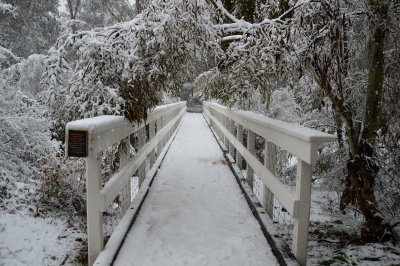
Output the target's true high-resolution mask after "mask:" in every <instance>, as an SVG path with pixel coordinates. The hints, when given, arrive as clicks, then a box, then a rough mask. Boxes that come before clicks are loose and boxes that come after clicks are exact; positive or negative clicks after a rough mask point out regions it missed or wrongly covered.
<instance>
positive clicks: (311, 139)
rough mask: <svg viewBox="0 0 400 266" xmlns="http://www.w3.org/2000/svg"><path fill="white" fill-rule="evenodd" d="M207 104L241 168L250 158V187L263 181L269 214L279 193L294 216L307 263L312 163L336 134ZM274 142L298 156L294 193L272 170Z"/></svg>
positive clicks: (296, 239)
mask: <svg viewBox="0 0 400 266" xmlns="http://www.w3.org/2000/svg"><path fill="white" fill-rule="evenodd" d="M203 105H204V114H205V116H206V117H207V119H208V120H209V121H210V122H211V125H212V127H213V128H214V131H216V133H217V134H218V135H219V137H220V139H221V140H222V142H223V143H224V145H225V147H226V148H227V150H228V151H229V153H230V155H231V156H232V158H233V157H235V155H236V158H235V161H236V164H237V165H238V166H239V168H240V169H241V168H242V165H243V164H242V161H243V159H244V160H245V161H246V163H247V169H246V170H247V171H246V181H247V182H248V184H249V186H250V187H251V188H253V179H254V174H256V175H257V176H258V177H259V178H260V180H261V181H262V183H263V196H262V200H261V201H262V202H261V204H262V205H263V207H265V209H266V211H267V213H268V214H269V215H270V216H271V217H272V211H273V196H275V197H276V198H277V200H278V201H279V202H280V203H281V204H282V206H283V207H284V208H285V209H286V210H287V211H288V212H289V213H290V215H291V216H292V218H293V220H294V228H293V242H292V252H293V254H294V255H295V257H296V259H297V261H298V262H299V263H300V264H301V265H306V262H307V246H308V228H309V221H310V204H311V175H312V165H314V164H315V163H316V159H317V155H318V151H317V149H318V146H319V145H320V143H321V142H333V141H335V140H336V136H334V135H330V134H326V133H322V132H319V131H316V130H313V129H309V128H305V127H302V126H299V125H293V124H289V123H286V122H283V121H278V120H274V119H271V118H268V117H266V116H263V115H260V114H256V113H253V112H249V111H241V110H235V109H231V110H230V109H228V108H226V107H225V106H222V105H219V104H215V103H209V102H204V103H203ZM244 130H247V140H246V143H247V147H245V146H244V140H243V136H244V134H243V132H244ZM256 135H258V136H260V137H262V138H264V139H265V148H264V164H263V163H261V162H260V161H259V160H258V158H257V157H256V155H255V150H256V149H255V143H256ZM272 145H276V146H278V147H280V148H282V149H284V150H286V151H287V152H289V153H291V154H292V155H294V156H296V157H297V175H296V188H295V191H293V192H292V191H290V190H289V189H287V188H286V187H285V186H284V184H282V183H281V182H280V181H279V179H278V178H277V177H276V176H275V174H274V171H273V170H272V169H273V165H272V163H274V158H273V155H272V152H271V150H272V149H271V147H272ZM271 194H273V196H272V197H271ZM271 199H272V200H271Z"/></svg>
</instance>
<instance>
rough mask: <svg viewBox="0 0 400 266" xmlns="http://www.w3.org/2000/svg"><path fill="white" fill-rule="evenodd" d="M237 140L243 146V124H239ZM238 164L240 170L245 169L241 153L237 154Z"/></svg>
mask: <svg viewBox="0 0 400 266" xmlns="http://www.w3.org/2000/svg"><path fill="white" fill-rule="evenodd" d="M236 138H237V139H238V141H239V142H240V143H242V144H243V126H242V125H241V124H239V123H238V124H237V131H236ZM236 164H237V165H238V166H239V169H240V170H242V168H243V157H242V155H241V154H240V152H239V151H237V152H236Z"/></svg>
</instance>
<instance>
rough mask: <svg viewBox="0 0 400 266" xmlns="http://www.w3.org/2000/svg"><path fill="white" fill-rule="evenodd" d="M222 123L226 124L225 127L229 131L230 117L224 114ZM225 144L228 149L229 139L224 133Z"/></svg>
mask: <svg viewBox="0 0 400 266" xmlns="http://www.w3.org/2000/svg"><path fill="white" fill-rule="evenodd" d="M222 124H223V125H224V128H226V129H228V131H229V118H228V117H227V116H225V115H224V118H223V123H222ZM224 144H225V148H226V149H228V148H229V139H228V138H227V137H226V136H225V135H224Z"/></svg>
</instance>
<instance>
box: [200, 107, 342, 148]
mask: <svg viewBox="0 0 400 266" xmlns="http://www.w3.org/2000/svg"><path fill="white" fill-rule="evenodd" d="M205 103H206V105H211V106H213V107H216V108H220V109H223V110H225V111H230V112H231V113H232V114H233V115H236V116H238V117H241V118H244V119H246V120H249V121H252V122H255V123H258V124H262V125H263V126H265V127H268V128H272V129H274V130H276V131H279V132H281V133H283V134H285V135H289V136H292V137H295V138H297V139H300V140H303V141H306V142H333V141H336V140H337V136H336V135H333V134H328V133H324V132H321V131H318V130H315V129H311V128H307V127H304V126H301V125H296V124H291V123H288V122H284V121H280V120H276V119H272V118H269V117H267V116H265V115H262V114H257V113H254V112H251V111H243V110H237V109H234V108H232V109H229V108H227V107H226V106H223V105H220V104H218V103H210V102H205Z"/></svg>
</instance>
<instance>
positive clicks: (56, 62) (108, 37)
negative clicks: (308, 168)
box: [42, 1, 215, 132]
mask: <svg viewBox="0 0 400 266" xmlns="http://www.w3.org/2000/svg"><path fill="white" fill-rule="evenodd" d="M211 16H212V14H211V13H210V10H209V9H208V6H207V5H206V4H205V3H203V2H202V1H190V2H186V1H154V2H153V4H152V5H151V6H149V8H148V9H147V10H145V11H144V12H143V13H142V14H140V15H138V16H137V17H136V18H135V19H133V20H131V21H128V22H124V23H120V24H116V25H114V26H111V27H106V28H98V29H96V30H92V31H82V32H77V33H73V34H70V35H65V36H63V37H61V38H60V39H59V40H58V42H57V44H56V45H55V47H53V48H52V49H51V51H50V56H49V58H48V60H47V63H46V71H45V74H44V76H43V79H42V82H43V84H44V85H45V87H46V88H48V92H47V98H49V99H50V106H51V109H52V116H53V117H56V118H57V119H58V121H59V126H57V128H59V129H60V132H62V130H61V127H62V125H65V123H66V122H67V121H70V120H73V119H77V118H82V117H89V116H95V115H100V114H119V115H124V116H126V117H127V118H128V119H130V120H132V121H135V120H136V121H137V120H141V119H145V118H146V115H147V111H148V109H150V108H152V107H154V106H155V105H157V104H158V103H159V102H160V101H161V99H162V97H163V92H175V93H177V92H179V89H180V87H181V85H182V84H184V83H185V82H187V81H189V80H191V79H193V77H194V72H195V71H194V70H195V64H194V63H195V62H198V61H201V60H205V59H206V56H207V55H208V54H207V53H206V52H205V51H207V48H208V47H209V46H210V44H209V43H208V40H213V39H214V38H215V36H213V34H214V33H213V31H212V29H213V25H212V24H211V23H210V21H211Z"/></svg>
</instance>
